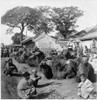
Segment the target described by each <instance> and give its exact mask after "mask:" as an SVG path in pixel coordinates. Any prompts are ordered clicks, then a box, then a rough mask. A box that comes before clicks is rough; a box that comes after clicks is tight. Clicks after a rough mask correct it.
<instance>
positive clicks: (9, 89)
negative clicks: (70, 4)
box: [1, 58, 97, 99]
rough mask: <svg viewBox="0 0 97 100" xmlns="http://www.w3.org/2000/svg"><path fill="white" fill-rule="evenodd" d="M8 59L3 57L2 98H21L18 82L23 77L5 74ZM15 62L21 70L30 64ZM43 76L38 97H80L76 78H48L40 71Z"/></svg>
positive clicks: (95, 84)
mask: <svg viewBox="0 0 97 100" xmlns="http://www.w3.org/2000/svg"><path fill="white" fill-rule="evenodd" d="M5 60H7V58H6V59H4V58H3V59H1V98H2V99H19V97H18V95H17V84H18V82H19V81H20V79H21V78H22V77H15V76H12V77H9V76H5V75H4V74H3V69H4V63H3V62H4V61H5ZM14 64H15V65H16V66H17V68H18V69H19V70H21V71H23V70H24V67H25V66H27V67H28V68H30V67H29V66H28V65H25V64H19V63H18V62H16V61H15V60H14ZM39 74H40V75H41V76H42V77H43V78H42V79H41V80H40V81H39V87H37V92H38V95H37V96H36V97H35V98H36V99H78V98H79V97H78V96H77V85H78V83H76V82H75V80H74V79H64V80H55V79H51V80H47V79H46V78H45V77H44V76H43V74H42V73H39ZM94 86H95V88H96V87H97V82H95V83H94Z"/></svg>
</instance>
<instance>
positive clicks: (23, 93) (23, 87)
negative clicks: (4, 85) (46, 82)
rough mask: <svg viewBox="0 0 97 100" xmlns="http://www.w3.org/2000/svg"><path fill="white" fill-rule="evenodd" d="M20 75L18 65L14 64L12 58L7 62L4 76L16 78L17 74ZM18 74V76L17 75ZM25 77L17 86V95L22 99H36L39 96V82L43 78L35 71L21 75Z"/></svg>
mask: <svg viewBox="0 0 97 100" xmlns="http://www.w3.org/2000/svg"><path fill="white" fill-rule="evenodd" d="M14 70H15V71H16V73H17V74H19V70H18V68H17V67H16V65H15V64H14V63H13V59H12V58H10V59H8V61H7V62H6V67H5V69H4V74H6V75H7V76H10V77H12V76H14V75H15V74H16V73H15V72H14ZM17 74H16V75H17ZM21 77H23V78H22V79H21V80H20V81H19V83H18V85H17V94H18V96H19V97H20V98H21V99H29V98H32V99H33V98H34V96H35V95H37V90H36V87H37V86H38V81H39V80H40V79H41V76H39V75H38V74H37V70H36V69H33V70H31V71H30V72H29V71H28V70H26V71H24V72H23V73H21Z"/></svg>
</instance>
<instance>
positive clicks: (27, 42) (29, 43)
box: [22, 37, 35, 49]
mask: <svg viewBox="0 0 97 100" xmlns="http://www.w3.org/2000/svg"><path fill="white" fill-rule="evenodd" d="M22 45H23V46H25V47H26V48H27V49H32V48H34V46H35V42H34V41H33V38H32V37H27V38H26V39H25V40H23V41H22Z"/></svg>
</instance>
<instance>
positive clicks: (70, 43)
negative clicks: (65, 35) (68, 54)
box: [67, 39, 75, 51]
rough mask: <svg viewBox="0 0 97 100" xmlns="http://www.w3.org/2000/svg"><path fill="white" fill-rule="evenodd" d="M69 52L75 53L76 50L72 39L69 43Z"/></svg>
mask: <svg viewBox="0 0 97 100" xmlns="http://www.w3.org/2000/svg"><path fill="white" fill-rule="evenodd" d="M67 46H68V50H70V51H73V50H74V48H75V45H74V43H73V39H70V41H69V42H68V43H67Z"/></svg>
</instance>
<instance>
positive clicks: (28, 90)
mask: <svg viewBox="0 0 97 100" xmlns="http://www.w3.org/2000/svg"><path fill="white" fill-rule="evenodd" d="M23 76H24V78H23V79H21V80H20V82H19V83H18V86H17V92H18V96H19V97H20V98H21V99H29V98H30V97H33V95H36V94H37V92H36V88H35V87H34V85H33V80H32V79H30V74H29V73H28V72H25V73H24V74H23ZM32 99H33V98H32Z"/></svg>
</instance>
